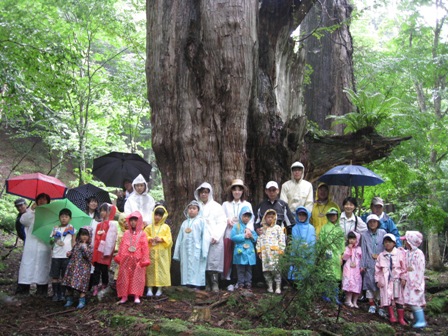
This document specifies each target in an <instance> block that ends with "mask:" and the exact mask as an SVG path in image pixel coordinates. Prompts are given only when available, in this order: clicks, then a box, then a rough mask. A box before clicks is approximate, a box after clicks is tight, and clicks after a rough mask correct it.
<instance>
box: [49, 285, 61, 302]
mask: <svg viewBox="0 0 448 336" xmlns="http://www.w3.org/2000/svg"><path fill="white" fill-rule="evenodd" d="M51 286H52V287H53V298H52V299H51V300H52V301H53V302H57V301H58V293H59V292H60V291H61V289H60V288H61V284H60V283H59V282H53V283H52V284H51Z"/></svg>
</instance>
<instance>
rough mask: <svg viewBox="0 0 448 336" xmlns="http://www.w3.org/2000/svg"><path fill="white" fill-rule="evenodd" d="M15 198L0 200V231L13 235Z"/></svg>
mask: <svg viewBox="0 0 448 336" xmlns="http://www.w3.org/2000/svg"><path fill="white" fill-rule="evenodd" d="M16 198H17V197H16V196H10V195H8V196H6V197H2V198H0V230H5V231H6V232H8V233H15V232H16V229H15V223H16V216H17V211H16V209H15V207H14V200H15V199H16Z"/></svg>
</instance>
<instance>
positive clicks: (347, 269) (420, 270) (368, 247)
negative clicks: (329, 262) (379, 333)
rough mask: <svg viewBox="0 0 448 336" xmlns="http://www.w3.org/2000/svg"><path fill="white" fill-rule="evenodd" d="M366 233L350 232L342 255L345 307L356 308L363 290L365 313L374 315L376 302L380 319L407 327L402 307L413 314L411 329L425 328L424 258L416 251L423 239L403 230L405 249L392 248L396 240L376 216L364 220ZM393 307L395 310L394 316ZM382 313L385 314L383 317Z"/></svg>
mask: <svg viewBox="0 0 448 336" xmlns="http://www.w3.org/2000/svg"><path fill="white" fill-rule="evenodd" d="M367 226H368V230H367V231H364V232H363V233H362V234H361V235H360V234H358V233H357V232H354V231H351V232H350V233H349V234H348V235H347V244H346V247H345V250H344V252H343V253H342V260H343V262H344V264H343V274H342V289H343V290H344V291H345V304H346V305H347V306H348V307H355V308H358V305H357V300H358V297H359V295H360V293H361V290H362V289H363V290H365V291H366V297H367V299H368V300H369V313H376V312H377V306H376V303H375V301H376V302H378V301H379V303H380V308H379V309H378V314H379V315H380V316H383V317H386V316H387V315H388V316H389V321H390V322H391V323H396V322H399V323H400V324H401V325H407V323H406V321H405V319H404V305H408V306H410V308H411V309H412V311H413V314H414V321H415V323H414V324H413V327H414V328H423V327H425V326H426V321H425V317H424V312H423V308H422V307H424V306H425V304H426V302H425V280H424V272H425V256H424V254H423V252H422V251H421V250H420V249H419V248H418V247H419V246H420V244H421V243H422V240H423V236H422V234H421V233H420V232H418V231H407V232H406V234H405V236H404V237H402V238H401V239H402V240H404V245H405V249H404V248H402V247H399V248H397V247H396V243H397V242H396V237H395V235H393V234H391V233H386V231H385V230H383V229H381V228H380V219H379V218H378V216H377V215H374V214H372V215H369V216H368V217H367ZM394 307H395V308H396V311H397V316H398V319H397V317H396V316H395V311H394ZM386 311H388V313H387V314H386Z"/></svg>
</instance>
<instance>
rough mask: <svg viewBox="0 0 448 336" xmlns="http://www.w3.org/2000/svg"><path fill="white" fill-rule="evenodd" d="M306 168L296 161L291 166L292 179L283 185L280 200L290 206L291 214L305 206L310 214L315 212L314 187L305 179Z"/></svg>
mask: <svg viewBox="0 0 448 336" xmlns="http://www.w3.org/2000/svg"><path fill="white" fill-rule="evenodd" d="M304 175H305V168H304V166H303V164H302V162H299V161H296V162H294V163H293V164H292V165H291V179H290V180H289V181H287V182H285V183H283V184H282V192H281V194H280V199H281V200H282V201H285V202H286V203H288V205H289V209H290V210H291V212H294V211H295V210H296V209H297V207H299V206H303V207H305V208H306V209H307V210H308V211H309V212H311V210H313V186H312V184H311V183H310V182H308V181H306V180H304V179H303V177H304Z"/></svg>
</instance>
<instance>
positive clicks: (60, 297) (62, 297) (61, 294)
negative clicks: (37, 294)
mask: <svg viewBox="0 0 448 336" xmlns="http://www.w3.org/2000/svg"><path fill="white" fill-rule="evenodd" d="M58 301H65V286H62V284H59V292H58Z"/></svg>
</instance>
